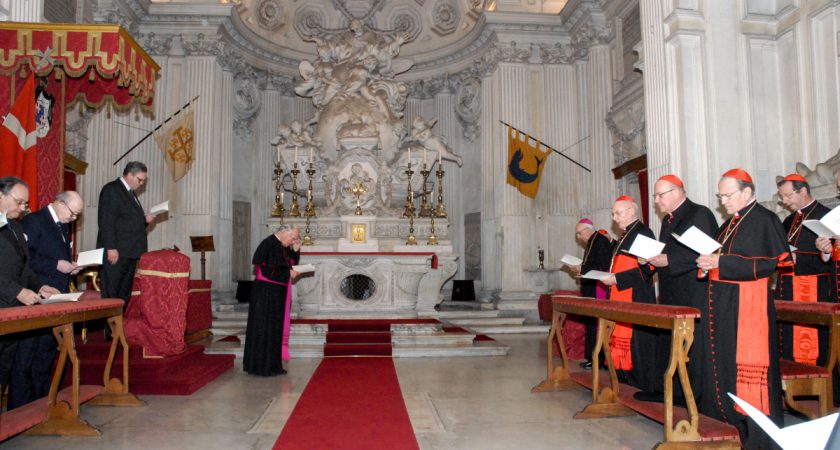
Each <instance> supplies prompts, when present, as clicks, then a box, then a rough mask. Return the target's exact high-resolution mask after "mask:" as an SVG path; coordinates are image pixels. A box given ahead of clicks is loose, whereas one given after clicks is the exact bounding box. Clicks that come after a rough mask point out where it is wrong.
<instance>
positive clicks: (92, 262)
mask: <svg viewBox="0 0 840 450" xmlns="http://www.w3.org/2000/svg"><path fill="white" fill-rule="evenodd" d="M103 256H105V249H104V248H97V249H96V250H88V251H86V252H81V253H79V259H78V260H77V261H76V265H77V266H79V267H88V266H99V265H101V264H102V258H103Z"/></svg>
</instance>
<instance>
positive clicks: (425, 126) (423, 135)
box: [411, 116, 463, 167]
mask: <svg viewBox="0 0 840 450" xmlns="http://www.w3.org/2000/svg"><path fill="white" fill-rule="evenodd" d="M436 123H437V119H432V120H430V121H428V122H427V121H426V119H424V118H423V117H422V116H417V117H415V118H414V120H413V121H412V122H411V139H412V140H415V141H417V142H419V143H420V144H421V145H422V146H423V147H425V148H426V150H428V151H430V152H437V153H439V154H440V157H441V158H442V159H445V160H447V161H452V162H454V163H456V164H458V167H461V166H462V165H463V159H462V158H461V157H460V156H458V155H456V154H455V153H453V152H452V151H451V150H449V145H448V144H447V141H446V138H445V137H443V136H440V135H436V134H433V133H432V127H434V126H435V124H436Z"/></svg>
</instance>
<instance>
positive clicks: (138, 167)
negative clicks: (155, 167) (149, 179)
mask: <svg viewBox="0 0 840 450" xmlns="http://www.w3.org/2000/svg"><path fill="white" fill-rule="evenodd" d="M148 171H149V169H148V168H146V165H145V164H143V163H141V162H140V161H129V162H128V164H126V165H125V169H123V176H126V175H128V174H130V173H132V174H133V173H138V172H142V173H146V172H148Z"/></svg>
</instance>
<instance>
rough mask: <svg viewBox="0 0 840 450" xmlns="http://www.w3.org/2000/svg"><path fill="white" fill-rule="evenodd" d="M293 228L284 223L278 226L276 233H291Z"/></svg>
mask: <svg viewBox="0 0 840 450" xmlns="http://www.w3.org/2000/svg"><path fill="white" fill-rule="evenodd" d="M293 228H294V225H291V224H288V223H282V224H280V225H278V226H277V230H276V231H275V233H291V232H292V229H293Z"/></svg>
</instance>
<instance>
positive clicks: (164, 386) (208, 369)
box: [65, 333, 235, 395]
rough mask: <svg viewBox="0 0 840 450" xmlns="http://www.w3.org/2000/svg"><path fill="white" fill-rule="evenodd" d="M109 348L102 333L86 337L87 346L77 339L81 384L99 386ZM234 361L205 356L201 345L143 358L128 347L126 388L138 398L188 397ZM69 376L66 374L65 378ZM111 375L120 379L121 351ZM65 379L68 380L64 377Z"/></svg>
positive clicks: (224, 356) (227, 358) (223, 357)
mask: <svg viewBox="0 0 840 450" xmlns="http://www.w3.org/2000/svg"><path fill="white" fill-rule="evenodd" d="M110 346H111V342H106V341H105V340H104V339H103V336H102V333H91V334H89V335H88V342H87V343H86V344H83V343H82V340H81V339H80V338H77V340H76V351H77V353H78V355H79V359H80V360H81V361H82V364H81V370H80V375H81V380H82V384H102V372H103V371H104V370H105V362H106V360H107V358H108V351H109V349H110ZM234 358H235V356H234V355H207V354H205V353H204V346H203V345H188V346H187V349H186V351H184V353H181V354H180V355H175V356H168V357H166V358H143V353H142V349H141V348H140V347H139V346H131V347H129V351H128V364H129V367H130V373H129V383H130V384H129V389H130V390H131V392H132V393H134V394H141V395H142V394H147V395H190V394H192V393H193V392H195V391H197V390H199V389H201V388H202V387H203V386H204V385H206V384H208V383H210V382H211V381H213V380H215V379H216V377H218V376H219V375H221V374H223V373H225V372H227V371H228V370H230V369H231V368H233V360H234ZM69 374H70V371H67V374H66V375H69ZM111 376H112V377H117V378H119V377H121V376H122V351H121V350H118V351H117V358H116V360H115V361H114V366H113V367H112V369H111ZM65 378H66V380H69V378H68V377H67V376H65Z"/></svg>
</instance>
